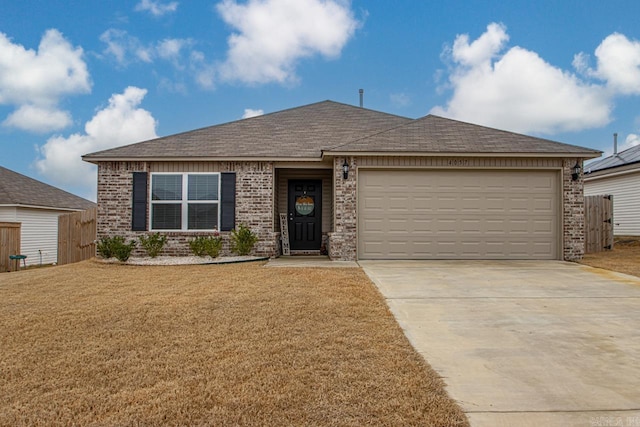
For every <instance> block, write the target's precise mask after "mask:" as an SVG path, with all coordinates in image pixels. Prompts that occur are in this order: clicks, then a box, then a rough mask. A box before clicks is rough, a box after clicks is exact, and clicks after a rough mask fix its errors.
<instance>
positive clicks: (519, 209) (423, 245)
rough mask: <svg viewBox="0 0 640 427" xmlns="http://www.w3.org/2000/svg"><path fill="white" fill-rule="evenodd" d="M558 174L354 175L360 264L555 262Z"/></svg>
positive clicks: (427, 172) (369, 172)
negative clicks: (367, 261) (406, 261)
mask: <svg viewBox="0 0 640 427" xmlns="http://www.w3.org/2000/svg"><path fill="white" fill-rule="evenodd" d="M558 176H559V173H558V172H556V171H515V170H404V171H398V170H393V171H390V170H385V171H382V170H360V171H359V172H358V257H359V258H360V259H558V252H559V241H560V240H559V224H560V222H559V216H560V215H559V205H560V203H559V200H560V199H559V182H558Z"/></svg>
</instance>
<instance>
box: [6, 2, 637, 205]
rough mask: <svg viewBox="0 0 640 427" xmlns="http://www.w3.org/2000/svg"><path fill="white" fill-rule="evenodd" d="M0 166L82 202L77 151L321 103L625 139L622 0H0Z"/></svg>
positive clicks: (632, 135)
mask: <svg viewBox="0 0 640 427" xmlns="http://www.w3.org/2000/svg"><path fill="white" fill-rule="evenodd" d="M0 10H1V11H2V12H1V13H0V166H4V167H7V168H9V169H12V170H15V171H17V172H20V173H23V174H25V175H28V176H31V177H33V178H36V179H39V180H41V181H44V182H47V183H50V184H52V185H56V186H58V187H60V188H63V189H65V190H67V191H70V192H72V193H75V194H78V195H81V196H83V197H87V198H90V199H95V187H96V183H95V181H96V173H95V168H94V167H93V166H92V165H88V164H86V163H83V162H81V161H80V158H79V157H80V155H82V154H86V153H89V152H93V151H97V150H101V149H106V148H111V147H114V146H118V145H124V144H128V143H133V142H137V141H140V140H145V139H150V138H153V137H155V136H164V135H169V134H173V133H178V132H183V131H188V130H191V129H196V128H200V127H204V126H209V125H213V124H219V123H224V122H228V121H232V120H237V119H241V118H243V117H246V116H250V115H255V114H261V113H269V112H274V111H278V110H282V109H285V108H291V107H295V106H300V105H305V104H309V103H313V102H317V101H322V100H325V99H331V100H334V101H339V102H344V103H349V104H354V105H357V104H358V89H359V88H363V89H364V90H365V96H364V99H365V101H364V102H365V107H367V108H371V109H375V110H380V111H385V112H388V113H393V114H399V115H403V116H407V117H412V118H417V117H421V116H424V115H427V114H430V113H433V114H438V115H442V116H446V117H452V118H457V119H460V120H464V121H469V122H473V123H479V124H484V125H488V126H492V127H496V128H500V129H506V130H513V131H516V132H521V133H526V134H529V135H535V136H541V137H545V138H549V139H553V140H556V141H561V142H566V143H571V144H577V145H582V146H586V147H590V148H596V149H599V150H602V151H605V152H606V154H608V153H610V152H611V150H612V134H613V133H614V132H617V133H618V134H619V145H620V146H621V148H625V147H629V146H631V145H635V144H638V143H640V27H639V26H638V24H637V17H638V16H640V2H638V1H637V0H630V1H616V0H613V1H610V2H603V1H601V0H600V1H590V0H583V1H573V0H571V1H568V0H564V1H557V0H556V1H540V0H538V1H518V0H511V1H504V0H500V1H442V2H425V1H417V0H416V1H387V0H373V1H360V0H353V1H346V0H248V1H234V0H220V1H200V0H190V1H188V2H187V1H180V0H132V1H117V0H113V1H109V2H104V1H69V0H64V1H63V0H47V1H43V0H39V1H36V0H21V1H20V2H16V1H13V0H11V1H9V0H0Z"/></svg>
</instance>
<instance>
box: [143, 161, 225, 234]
mask: <svg viewBox="0 0 640 427" xmlns="http://www.w3.org/2000/svg"><path fill="white" fill-rule="evenodd" d="M150 199H151V200H150V209H149V216H150V220H149V223H150V224H151V230H165V231H186V230H208V231H211V230H217V229H218V228H219V224H220V174H219V173H192V172H186V173H152V174H151V197H150Z"/></svg>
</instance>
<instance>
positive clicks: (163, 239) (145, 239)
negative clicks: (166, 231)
mask: <svg viewBox="0 0 640 427" xmlns="http://www.w3.org/2000/svg"><path fill="white" fill-rule="evenodd" d="M165 243H167V236H161V235H160V233H155V234H151V235H148V236H147V235H144V234H143V235H142V236H140V245H142V247H143V248H144V250H145V251H147V254H149V256H150V257H151V258H155V257H157V256H158V255H159V254H160V252H162V248H163V247H164V244H165Z"/></svg>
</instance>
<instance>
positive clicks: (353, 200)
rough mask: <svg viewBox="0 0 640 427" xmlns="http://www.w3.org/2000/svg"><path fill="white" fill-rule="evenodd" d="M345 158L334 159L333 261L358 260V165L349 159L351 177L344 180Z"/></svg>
mask: <svg viewBox="0 0 640 427" xmlns="http://www.w3.org/2000/svg"><path fill="white" fill-rule="evenodd" d="M344 160H345V158H344V157H336V158H334V159H333V186H334V188H333V191H334V192H333V194H334V202H333V215H334V229H333V232H331V233H329V257H330V258H331V259H333V260H342V261H354V260H356V259H357V256H358V254H357V244H356V239H357V224H358V217H357V194H358V193H357V174H356V168H357V163H356V159H355V158H354V157H348V158H347V163H348V164H349V177H348V178H347V179H344V178H343V174H342V165H343V164H344Z"/></svg>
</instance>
